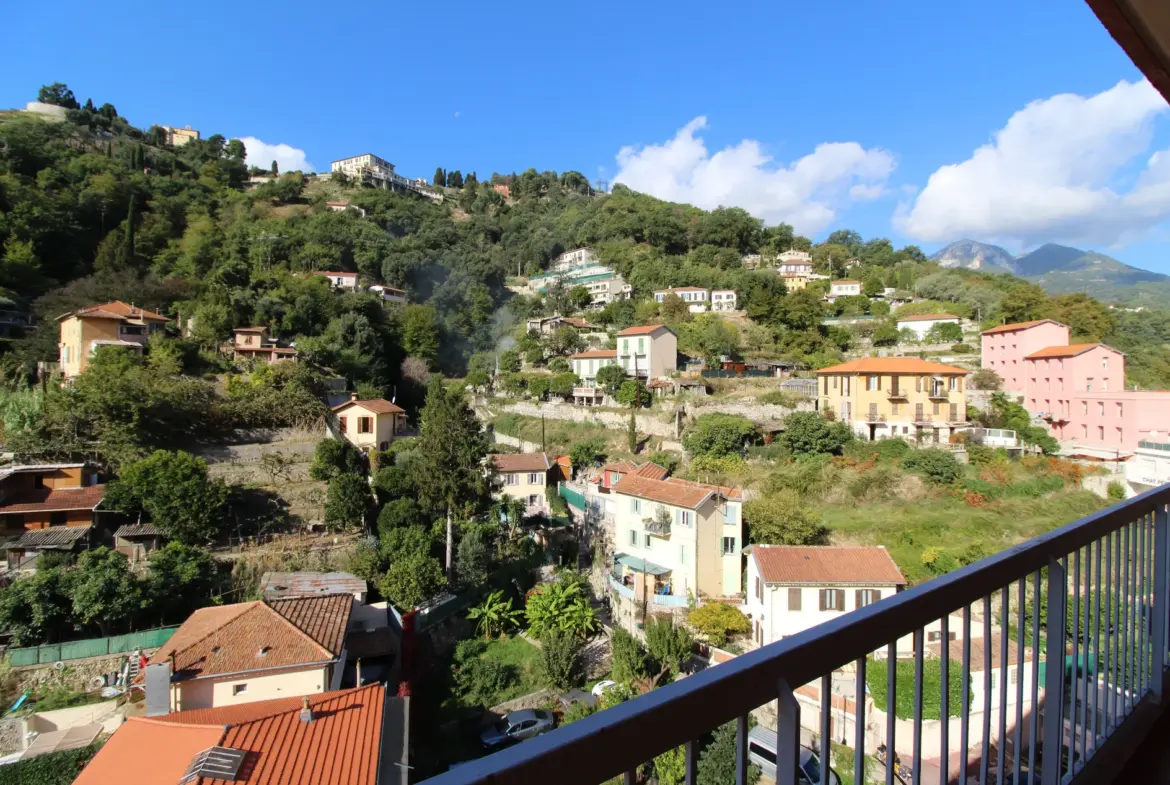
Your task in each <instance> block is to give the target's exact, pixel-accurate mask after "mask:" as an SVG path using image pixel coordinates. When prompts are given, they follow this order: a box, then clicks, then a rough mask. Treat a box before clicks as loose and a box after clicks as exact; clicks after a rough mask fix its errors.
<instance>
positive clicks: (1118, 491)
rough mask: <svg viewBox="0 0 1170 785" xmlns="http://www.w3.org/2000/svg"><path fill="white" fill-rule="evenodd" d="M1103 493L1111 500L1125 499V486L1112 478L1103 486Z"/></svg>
mask: <svg viewBox="0 0 1170 785" xmlns="http://www.w3.org/2000/svg"><path fill="white" fill-rule="evenodd" d="M1105 494H1106V496H1108V497H1109V499H1111V500H1112V501H1124V500H1125V486H1124V485H1122V484H1121V483H1119V482H1117V481H1116V480H1114V481H1113V482H1111V483H1109V485H1108V486H1107V487H1106V488H1105Z"/></svg>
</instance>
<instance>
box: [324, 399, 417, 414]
mask: <svg viewBox="0 0 1170 785" xmlns="http://www.w3.org/2000/svg"><path fill="white" fill-rule="evenodd" d="M349 406H360V407H362V408H363V409H366V410H367V411H371V412H373V413H374V414H406V410H405V409H403V408H402V407H401V406H399V405H398V404H396V403H390V401H387V400H386V399H385V398H371V399H370V400H368V401H346V402H345V403H339V404H337V405H336V406H334V407H333V411H335V412H339V411H341V410H342V409H345V408H346V407H349Z"/></svg>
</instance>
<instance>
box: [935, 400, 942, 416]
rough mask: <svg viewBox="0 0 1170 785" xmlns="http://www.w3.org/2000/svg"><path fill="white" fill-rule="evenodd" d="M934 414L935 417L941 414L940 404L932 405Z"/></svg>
mask: <svg viewBox="0 0 1170 785" xmlns="http://www.w3.org/2000/svg"><path fill="white" fill-rule="evenodd" d="M934 414H935V416H936V417H937V416H938V415H940V414H942V404H941V403H936V404H934Z"/></svg>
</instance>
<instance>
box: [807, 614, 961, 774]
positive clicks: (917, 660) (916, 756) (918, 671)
mask: <svg viewBox="0 0 1170 785" xmlns="http://www.w3.org/2000/svg"><path fill="white" fill-rule="evenodd" d="M922 639H923V632H922V629H921V628H919V629H917V630H915V631H914V752H913V753H912V755H911V759H912V760H913V761H914V764H913V766H914V768H912V769H911V770H910V771H911V776H910V779H911V780H912V781H913V782H912V784H911V785H920V783H921V781H922V778H921V772H920V770H921V768H922V661H923V658H924V652H923V650H922V647H923V640H922ZM944 651H945V649H944ZM822 785H828V783H822Z"/></svg>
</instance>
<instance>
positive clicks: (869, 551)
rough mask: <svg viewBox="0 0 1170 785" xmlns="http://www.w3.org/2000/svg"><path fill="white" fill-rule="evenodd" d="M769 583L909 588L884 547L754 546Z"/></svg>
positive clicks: (763, 573) (752, 550)
mask: <svg viewBox="0 0 1170 785" xmlns="http://www.w3.org/2000/svg"><path fill="white" fill-rule="evenodd" d="M751 553H752V556H753V557H754V558H755V560H756V564H757V565H759V568H760V574H761V575H762V576H763V577H764V581H765V582H766V583H794V584H795V583H801V584H815V585H826V584H833V585H846V584H848V585H858V586H889V585H897V586H902V585H905V583H906V579H905V578H904V577H902V571H901V570H899V569H898V565H896V564H894V560H893V559H892V558H890V554H889V553H887V552H886V549H885V548H883V547H881V546H876V547H872V546H867V545H849V546H837V545H752V546H751Z"/></svg>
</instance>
